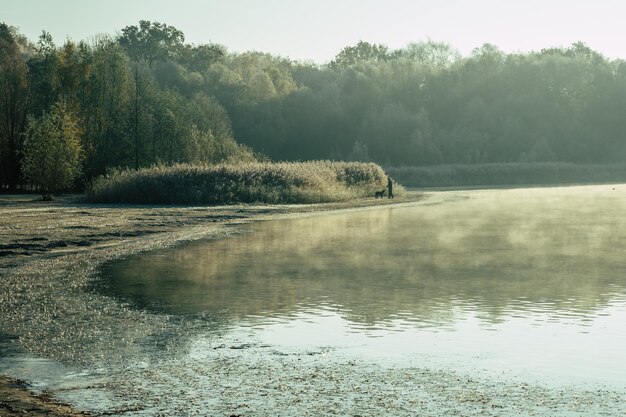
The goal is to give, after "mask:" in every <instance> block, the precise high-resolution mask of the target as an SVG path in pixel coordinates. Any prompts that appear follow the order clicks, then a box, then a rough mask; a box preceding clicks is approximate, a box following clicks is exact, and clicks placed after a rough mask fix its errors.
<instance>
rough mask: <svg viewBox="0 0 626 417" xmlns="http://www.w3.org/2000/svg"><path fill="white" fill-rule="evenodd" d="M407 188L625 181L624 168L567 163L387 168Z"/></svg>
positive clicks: (621, 165)
mask: <svg viewBox="0 0 626 417" xmlns="http://www.w3.org/2000/svg"><path fill="white" fill-rule="evenodd" d="M386 169H387V172H388V173H389V174H390V175H392V176H393V177H394V178H397V179H398V181H400V182H402V184H404V185H405V186H408V187H454V186H490V185H537V184H554V185H558V184H576V183H617V182H625V181H626V165H625V164H585V165H583V164H572V163H565V162H532V163H519V162H512V163H492V164H457V165H435V166H427V167H387V168H386Z"/></svg>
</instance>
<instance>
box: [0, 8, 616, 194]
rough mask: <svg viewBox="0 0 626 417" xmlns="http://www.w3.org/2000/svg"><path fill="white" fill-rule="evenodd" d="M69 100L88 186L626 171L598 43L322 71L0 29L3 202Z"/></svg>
mask: <svg viewBox="0 0 626 417" xmlns="http://www.w3.org/2000/svg"><path fill="white" fill-rule="evenodd" d="M60 100H62V101H64V102H65V103H66V104H67V106H68V108H69V109H70V110H71V112H72V113H73V114H75V115H76V116H77V120H78V124H79V127H80V130H81V136H80V143H81V147H82V149H83V153H84V158H83V162H82V165H83V166H82V176H81V180H82V181H81V182H82V183H89V182H90V181H91V180H92V179H93V178H96V177H98V176H99V175H102V174H104V173H106V172H107V171H108V170H109V169H111V168H114V167H117V168H121V169H124V168H134V169H140V168H142V167H150V166H153V165H155V164H166V165H167V164H176V163H194V164H209V163H211V164H212V163H220V162H225V161H229V160H233V159H234V160H242V159H244V160H249V159H250V158H253V155H256V154H258V153H262V154H264V155H266V156H267V157H268V158H271V159H274V160H319V159H333V160H340V159H348V160H355V161H373V162H376V163H378V164H382V165H384V166H412V167H428V166H435V165H446V166H449V165H454V166H457V165H465V164H480V165H484V164H499V163H506V164H516V163H528V164H530V165H528V167H527V168H528V169H543V168H540V167H543V165H536V164H535V163H572V164H585V165H586V164H591V165H594V166H595V165H598V164H619V163H620V162H622V161H624V159H626V133H625V132H626V118H624V115H623V109H624V108H625V107H626V62H624V61H622V60H610V59H607V58H605V57H603V56H602V55H600V54H599V53H597V52H595V51H593V50H591V49H590V48H589V47H587V46H586V45H584V44H582V43H576V44H573V45H572V46H570V47H568V48H549V49H545V50H542V51H538V52H530V53H525V54H516V53H513V54H506V53H504V52H502V51H500V50H499V49H498V48H497V47H496V46H494V45H491V44H485V45H482V46H480V47H478V48H476V49H475V50H474V51H473V52H472V54H471V55H469V56H467V57H461V56H460V55H459V53H458V51H456V50H455V49H454V48H453V47H451V46H450V45H447V44H445V43H440V42H435V41H432V40H426V41H423V42H413V43H410V44H409V45H407V46H406V47H404V48H400V49H391V48H388V47H387V46H385V45H377V44H372V43H368V42H365V41H360V42H358V43H357V44H355V45H349V46H346V47H345V48H343V49H342V50H341V51H339V52H338V54H337V56H336V57H335V58H334V59H333V60H331V61H330V62H329V63H328V65H315V64H312V63H306V62H293V61H291V60H289V59H285V58H282V57H277V56H273V55H270V54H267V53H262V52H243V53H229V52H228V51H227V50H226V49H225V48H224V47H223V46H221V45H215V44H200V45H194V44H188V43H185V37H184V34H183V33H182V32H181V31H180V30H178V29H176V28H175V27H173V26H169V25H167V24H164V23H159V22H150V21H145V20H142V21H140V22H139V23H138V24H137V25H131V26H127V27H125V28H122V29H121V32H120V34H119V35H117V36H99V37H97V38H95V40H94V41H92V42H89V43H86V42H74V41H72V40H69V39H68V40H67V41H65V43H64V44H62V45H56V44H55V43H54V40H53V39H52V36H50V34H49V33H47V32H43V33H42V35H41V37H40V38H39V40H38V41H37V43H36V44H33V43H31V42H29V41H28V40H27V39H26V38H24V37H23V36H22V35H20V34H19V33H18V31H17V30H16V29H15V28H12V27H10V26H8V25H6V24H0V189H6V188H11V189H15V188H16V187H18V186H20V185H22V184H20V182H21V180H22V179H23V178H24V175H23V173H24V169H23V161H22V157H23V154H24V153H23V140H24V138H25V137H26V133H27V124H26V120H27V118H28V116H30V117H31V118H41V117H42V115H44V114H48V113H50V112H51V109H52V106H53V105H54V103H56V102H58V101H60ZM241 145H244V146H241ZM507 166H517V165H507ZM546 166H548V165H546ZM424 172H427V170H426V171H424ZM493 175H499V174H498V173H497V172H496V171H493ZM492 181H498V180H497V179H495V178H494V179H493V180H492Z"/></svg>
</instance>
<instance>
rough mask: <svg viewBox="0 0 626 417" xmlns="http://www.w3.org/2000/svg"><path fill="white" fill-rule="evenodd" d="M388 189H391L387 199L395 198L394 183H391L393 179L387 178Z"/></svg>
mask: <svg viewBox="0 0 626 417" xmlns="http://www.w3.org/2000/svg"><path fill="white" fill-rule="evenodd" d="M387 188H388V189H389V193H388V195H387V198H393V181H391V177H387Z"/></svg>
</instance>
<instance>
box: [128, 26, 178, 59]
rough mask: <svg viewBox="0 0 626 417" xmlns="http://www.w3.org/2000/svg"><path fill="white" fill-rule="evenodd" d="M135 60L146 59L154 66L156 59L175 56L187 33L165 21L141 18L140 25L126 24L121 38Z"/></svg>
mask: <svg viewBox="0 0 626 417" xmlns="http://www.w3.org/2000/svg"><path fill="white" fill-rule="evenodd" d="M119 42H120V45H122V46H123V47H124V48H125V49H126V50H127V51H128V54H129V55H130V57H131V58H133V59H134V60H138V61H139V60H145V61H146V62H147V63H148V65H150V66H152V64H153V63H154V61H157V60H158V61H165V60H167V59H170V58H173V57H175V56H176V55H177V54H178V53H179V52H180V50H181V48H182V47H183V42H185V35H184V34H183V32H182V31H180V30H178V29H176V28H175V27H174V26H168V25H166V24H165V23H159V22H154V23H153V22H150V21H148V20H140V21H139V26H126V27H125V28H124V29H122V36H120V38H119Z"/></svg>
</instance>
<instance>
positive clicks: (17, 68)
mask: <svg viewBox="0 0 626 417" xmlns="http://www.w3.org/2000/svg"><path fill="white" fill-rule="evenodd" d="M20 41H21V42H22V44H24V42H25V41H24V40H23V39H20V37H19V35H18V34H17V31H16V30H15V29H14V28H12V27H9V26H7V25H6V24H4V23H0V186H3V185H7V186H8V187H9V188H10V189H15V187H16V186H17V184H18V181H19V176H20V160H21V148H22V134H23V133H24V130H25V126H26V115H27V110H28V102H29V100H28V99H29V94H28V67H27V65H26V62H25V60H24V57H23V56H22V51H21V48H20Z"/></svg>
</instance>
